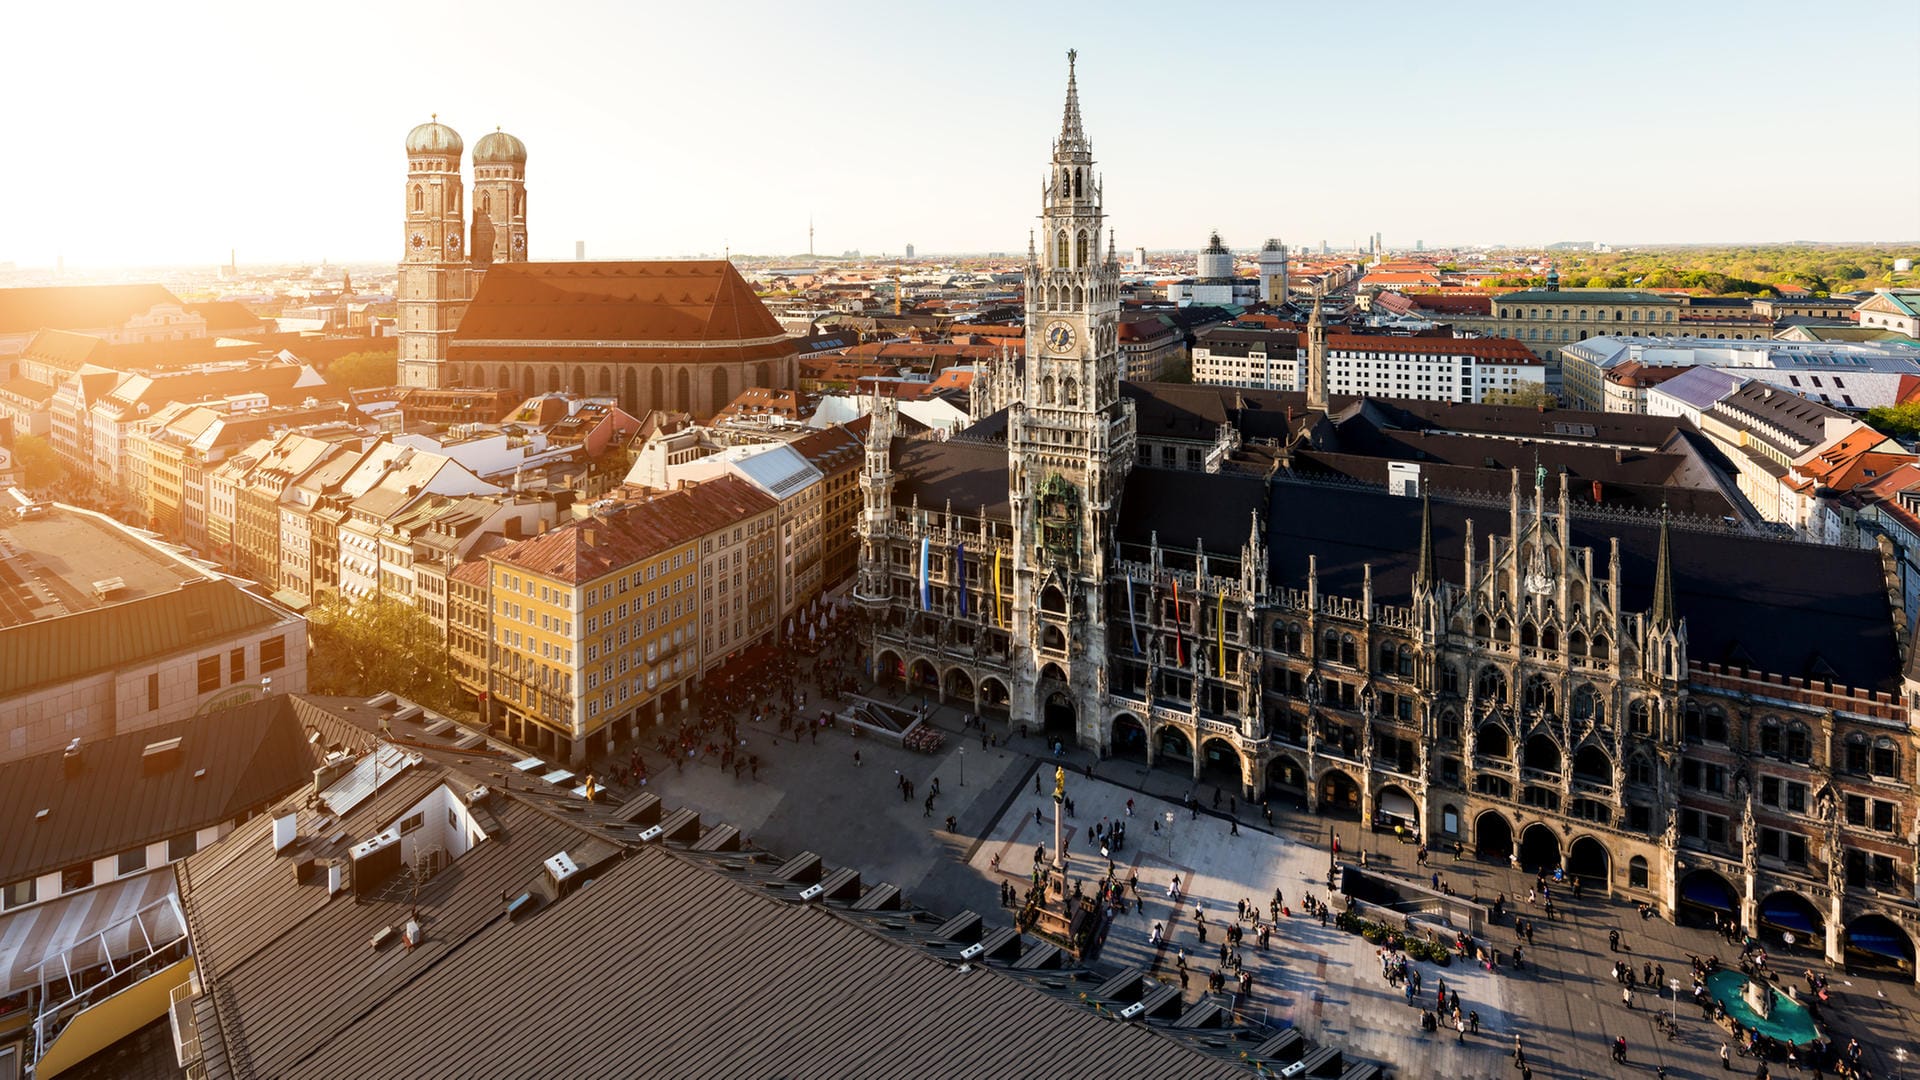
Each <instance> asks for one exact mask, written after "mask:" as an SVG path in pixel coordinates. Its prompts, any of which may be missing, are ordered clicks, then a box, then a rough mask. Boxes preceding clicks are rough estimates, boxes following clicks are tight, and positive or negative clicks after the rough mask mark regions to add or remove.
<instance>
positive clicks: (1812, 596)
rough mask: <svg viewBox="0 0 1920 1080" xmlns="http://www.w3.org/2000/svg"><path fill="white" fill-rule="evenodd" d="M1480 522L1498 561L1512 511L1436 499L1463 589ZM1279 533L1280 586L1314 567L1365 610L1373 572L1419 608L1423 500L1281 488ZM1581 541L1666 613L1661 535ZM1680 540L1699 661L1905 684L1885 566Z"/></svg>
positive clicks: (1629, 593) (1677, 577) (1812, 550)
mask: <svg viewBox="0 0 1920 1080" xmlns="http://www.w3.org/2000/svg"><path fill="white" fill-rule="evenodd" d="M1548 491H1549V497H1550V498H1551V497H1552V491H1553V489H1552V488H1551V487H1550V488H1549V489H1548ZM1469 518H1471V519H1473V521H1474V538H1475V546H1476V548H1478V550H1477V551H1476V555H1475V557H1476V558H1477V559H1480V560H1484V559H1485V557H1486V548H1485V545H1486V537H1487V536H1488V535H1491V534H1498V535H1502V536H1504V535H1506V533H1507V532H1508V526H1509V521H1508V511H1507V510H1506V508H1505V507H1500V508H1494V507H1486V506H1466V505H1461V504H1456V503H1450V502H1445V501H1442V500H1441V499H1438V498H1436V499H1434V500H1433V530H1434V537H1433V542H1434V549H1435V551H1436V553H1437V555H1438V560H1437V561H1438V564H1439V569H1440V575H1441V577H1442V578H1443V579H1444V580H1446V581H1451V582H1455V583H1458V582H1460V581H1461V580H1463V577H1464V571H1463V565H1462V551H1463V547H1464V543H1465V536H1466V522H1467V520H1468V519H1469ZM1267 522H1268V526H1267V527H1268V534H1267V542H1268V572H1269V574H1270V575H1271V580H1272V583H1273V584H1274V585H1275V586H1280V585H1291V586H1303V585H1304V583H1305V582H1306V579H1307V557H1308V556H1309V555H1313V556H1317V557H1318V560H1319V572H1320V589H1321V592H1322V593H1323V594H1325V593H1333V594H1336V595H1341V596H1351V597H1358V596H1359V595H1360V594H1361V578H1362V574H1363V566H1364V565H1365V564H1371V565H1372V567H1373V592H1374V599H1375V602H1377V603H1386V604H1406V603H1408V602H1409V601H1410V597H1411V595H1412V581H1413V568H1414V561H1415V559H1416V558H1417V557H1418V552H1419V550H1420V500H1418V499H1411V498H1404V497H1399V496H1393V495H1389V494H1386V493H1385V492H1379V491H1366V490H1358V489H1349V488H1341V487H1332V486H1324V485H1314V484H1301V483H1289V482H1282V481H1277V482H1275V485H1274V491H1273V498H1272V503H1271V512H1270V514H1269V516H1268V519H1267ZM1569 536H1570V541H1571V542H1572V543H1573V544H1574V545H1575V546H1576V547H1590V548H1592V549H1593V553H1594V554H1593V561H1594V567H1595V570H1596V572H1601V573H1604V569H1603V568H1604V567H1605V565H1606V559H1607V551H1608V544H1609V541H1610V539H1611V538H1613V537H1618V538H1619V540H1620V573H1621V585H1620V602H1621V606H1622V607H1623V608H1624V609H1625V610H1626V611H1627V612H1635V611H1646V610H1648V608H1650V607H1651V606H1652V602H1653V571H1654V561H1655V555H1656V550H1657V547H1658V541H1659V527H1658V525H1657V524H1653V523H1650V522H1629V521H1613V520H1604V519H1591V518H1585V517H1582V516H1580V515H1578V514H1576V515H1575V516H1574V520H1573V521H1572V523H1571V526H1570V528H1569ZM1671 537H1672V552H1673V561H1674V568H1673V575H1674V590H1675V594H1676V600H1677V606H1678V608H1679V613H1680V616H1681V617H1682V618H1684V619H1685V620H1686V622H1687V636H1688V650H1687V652H1688V655H1689V657H1690V658H1691V659H1693V660H1697V661H1705V662H1710V663H1723V664H1734V665H1741V664H1744V665H1746V666H1748V667H1753V668H1756V669H1760V670H1764V671H1768V672H1772V673H1775V674H1780V675H1789V676H1794V675H1797V676H1803V677H1806V678H1809V679H1813V678H1818V677H1821V675H1822V674H1823V673H1827V672H1830V677H1832V678H1833V680H1834V682H1836V683H1841V684H1845V685H1848V686H1855V687H1862V688H1867V689H1876V690H1883V689H1887V688H1888V686H1889V684H1891V683H1895V682H1897V681H1898V679H1899V677H1900V663H1899V650H1898V647H1897V643H1896V640H1895V637H1894V620H1893V614H1892V611H1891V609H1890V608H1889V606H1888V602H1887V593H1886V584H1885V581H1884V580H1883V578H1882V576H1881V570H1880V559H1879V556H1878V554H1877V553H1875V552H1872V551H1864V550H1855V549H1847V548H1835V547H1826V546H1821V545H1816V544H1798V543H1791V542H1787V541H1781V540H1771V539H1761V538H1757V537H1749V536H1738V535H1732V534H1727V533H1718V532H1699V531H1692V530H1688V529H1680V528H1676V529H1674V530H1672V533H1671Z"/></svg>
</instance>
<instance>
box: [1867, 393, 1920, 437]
mask: <svg viewBox="0 0 1920 1080" xmlns="http://www.w3.org/2000/svg"><path fill="white" fill-rule="evenodd" d="M1867 424H1868V425H1869V426H1871V427H1872V428H1873V429H1874V430H1875V431H1878V432H1879V433H1880V434H1882V435H1891V436H1892V437H1894V438H1896V439H1911V438H1914V437H1916V436H1920V402H1908V403H1906V404H1904V405H1880V406H1875V407H1874V408H1871V409H1868V410H1867Z"/></svg>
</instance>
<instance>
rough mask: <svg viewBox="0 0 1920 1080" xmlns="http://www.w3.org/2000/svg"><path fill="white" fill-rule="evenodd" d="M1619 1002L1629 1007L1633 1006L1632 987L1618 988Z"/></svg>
mask: <svg viewBox="0 0 1920 1080" xmlns="http://www.w3.org/2000/svg"><path fill="white" fill-rule="evenodd" d="M1620 1004H1622V1005H1625V1006H1626V1007H1627V1008H1629V1009H1631V1008H1633V987H1631V986H1623V987H1621V988H1620Z"/></svg>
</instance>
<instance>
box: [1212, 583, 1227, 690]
mask: <svg viewBox="0 0 1920 1080" xmlns="http://www.w3.org/2000/svg"><path fill="white" fill-rule="evenodd" d="M1213 630H1214V635H1215V637H1214V641H1215V643H1216V644H1215V649H1216V651H1217V653H1218V655H1219V657H1220V677H1221V678H1222V679H1224V678H1226V677H1227V594H1226V593H1225V592H1224V591H1223V592H1222V593H1221V594H1220V610H1219V612H1218V613H1217V614H1216V615H1215V616H1214V623H1213Z"/></svg>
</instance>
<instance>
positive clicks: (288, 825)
mask: <svg viewBox="0 0 1920 1080" xmlns="http://www.w3.org/2000/svg"><path fill="white" fill-rule="evenodd" d="M299 821H300V819H299V817H298V816H297V815H294V814H280V815H278V816H276V817H275V818H274V819H273V850H274V851H276V852H279V851H285V850H287V848H289V847H291V846H293V841H294V839H295V838H296V837H298V836H299V835H300V828H299Z"/></svg>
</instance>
